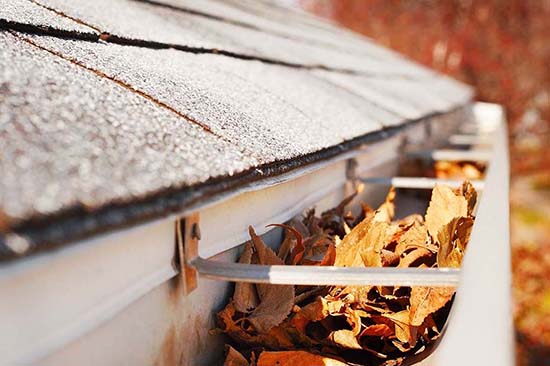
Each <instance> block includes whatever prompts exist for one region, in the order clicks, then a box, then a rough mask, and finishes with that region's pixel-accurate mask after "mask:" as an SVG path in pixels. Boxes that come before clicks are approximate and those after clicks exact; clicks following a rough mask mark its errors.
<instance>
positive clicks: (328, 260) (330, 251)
mask: <svg viewBox="0 0 550 366" xmlns="http://www.w3.org/2000/svg"><path fill="white" fill-rule="evenodd" d="M335 261H336V247H335V246H334V244H329V246H328V248H327V252H326V253H325V256H324V257H323V259H322V260H321V262H320V263H319V265H320V266H332V265H334V262H335Z"/></svg>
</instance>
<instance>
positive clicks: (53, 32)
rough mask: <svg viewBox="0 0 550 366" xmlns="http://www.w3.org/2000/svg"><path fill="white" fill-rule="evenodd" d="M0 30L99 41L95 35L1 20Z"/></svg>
mask: <svg viewBox="0 0 550 366" xmlns="http://www.w3.org/2000/svg"><path fill="white" fill-rule="evenodd" d="M0 29H5V30H13V31H17V32H21V33H30V34H37V35H44V36H52V37H57V38H66V39H78V40H82V41H92V42H97V41H98V40H99V35H98V34H97V33H92V32H89V33H85V32H77V31H68V30H64V29H59V28H54V27H50V26H44V25H35V24H28V23H20V22H15V21H11V20H6V19H2V18H0Z"/></svg>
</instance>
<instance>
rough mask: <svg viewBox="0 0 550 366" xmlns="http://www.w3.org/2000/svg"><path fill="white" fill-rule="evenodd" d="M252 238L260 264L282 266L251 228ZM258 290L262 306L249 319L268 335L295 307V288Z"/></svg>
mask: <svg viewBox="0 0 550 366" xmlns="http://www.w3.org/2000/svg"><path fill="white" fill-rule="evenodd" d="M249 232H250V237H251V238H252V243H253V244H254V249H255V250H256V254H257V256H258V262H259V264H265V265H280V264H283V261H282V260H281V258H279V257H277V255H275V253H274V252H273V251H272V250H271V249H270V248H269V247H268V246H267V245H265V243H264V242H263V240H262V239H261V238H260V237H259V236H257V235H256V232H255V231H254V229H253V228H252V227H250V228H249ZM256 289H257V291H258V295H259V297H260V304H259V305H258V306H257V307H256V308H255V309H254V311H253V312H252V313H251V314H250V316H249V317H248V320H249V321H250V323H251V324H252V325H253V326H254V328H255V329H256V330H257V331H258V332H260V333H267V332H268V331H269V330H270V329H271V328H273V327H275V326H277V325H279V324H281V322H282V321H283V320H284V319H285V318H286V317H287V315H288V314H289V313H290V311H291V310H292V307H293V306H294V286H289V285H267V284H257V285H256Z"/></svg>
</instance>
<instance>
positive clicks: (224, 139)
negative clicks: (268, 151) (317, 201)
mask: <svg viewBox="0 0 550 366" xmlns="http://www.w3.org/2000/svg"><path fill="white" fill-rule="evenodd" d="M12 34H14V35H15V36H16V37H18V38H20V39H21V40H23V41H25V42H27V43H29V44H30V45H32V46H34V47H37V48H39V49H41V50H43V51H46V52H49V53H50V54H52V55H54V56H57V57H60V58H62V59H63V60H65V61H68V62H70V63H72V64H74V65H76V66H80V67H82V68H84V69H86V70H88V71H90V72H93V73H94V74H96V75H98V76H100V77H102V78H105V79H108V80H110V81H112V82H114V83H116V84H118V85H119V86H121V87H123V88H124V89H126V90H128V91H130V92H132V93H135V94H138V95H139V96H141V97H143V98H145V99H147V100H149V101H151V102H152V103H154V104H156V105H158V106H159V107H161V108H164V109H167V110H169V111H170V112H172V113H174V114H176V115H177V116H178V117H181V118H183V119H184V120H186V121H188V122H190V123H192V124H195V125H197V126H199V127H200V128H202V129H203V130H204V131H206V132H208V133H210V134H212V135H214V136H216V137H217V138H219V139H220V140H222V141H225V142H227V143H229V144H231V145H233V146H236V147H237V149H239V150H240V151H241V152H242V153H243V154H245V155H247V156H249V157H252V158H255V159H257V158H258V157H257V156H256V155H255V154H254V153H253V152H251V151H248V150H247V149H245V148H243V147H242V146H239V145H238V144H236V143H235V142H234V141H231V140H230V139H228V138H226V137H225V136H221V135H219V134H217V133H215V132H214V131H212V129H211V128H210V127H209V126H208V125H206V124H204V123H202V122H200V121H198V120H196V119H194V118H191V117H189V116H187V115H185V114H183V113H181V112H179V111H178V110H176V109H175V108H173V107H171V106H169V105H168V104H166V103H164V102H162V101H160V100H158V99H156V98H154V97H152V96H151V95H149V94H147V93H145V92H143V91H141V90H137V89H135V88H133V87H132V86H131V85H129V84H127V83H125V82H124V81H121V80H118V79H116V78H114V77H111V76H109V75H107V74H105V73H104V72H102V71H100V70H97V69H94V68H92V67H89V66H87V65H85V64H84V63H82V62H80V61H78V60H76V59H74V58H70V57H66V56H65V55H63V54H61V53H58V52H56V51H53V50H50V49H48V48H46V47H43V46H40V45H38V44H36V43H35V42H33V41H32V40H31V39H29V38H27V37H21V36H20V35H18V34H16V33H14V32H12Z"/></svg>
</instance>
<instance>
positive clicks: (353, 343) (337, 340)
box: [329, 329, 363, 349]
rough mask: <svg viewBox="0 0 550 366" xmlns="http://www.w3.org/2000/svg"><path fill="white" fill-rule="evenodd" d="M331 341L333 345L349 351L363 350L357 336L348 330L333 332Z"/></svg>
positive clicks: (330, 336) (330, 337)
mask: <svg viewBox="0 0 550 366" xmlns="http://www.w3.org/2000/svg"><path fill="white" fill-rule="evenodd" d="M329 339H330V341H331V342H332V343H334V344H336V345H338V346H340V347H343V348H349V349H363V347H361V345H360V344H359V342H358V341H357V338H356V334H354V332H353V331H351V330H348V329H340V330H337V331H335V332H332V333H331V334H330V335H329Z"/></svg>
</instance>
